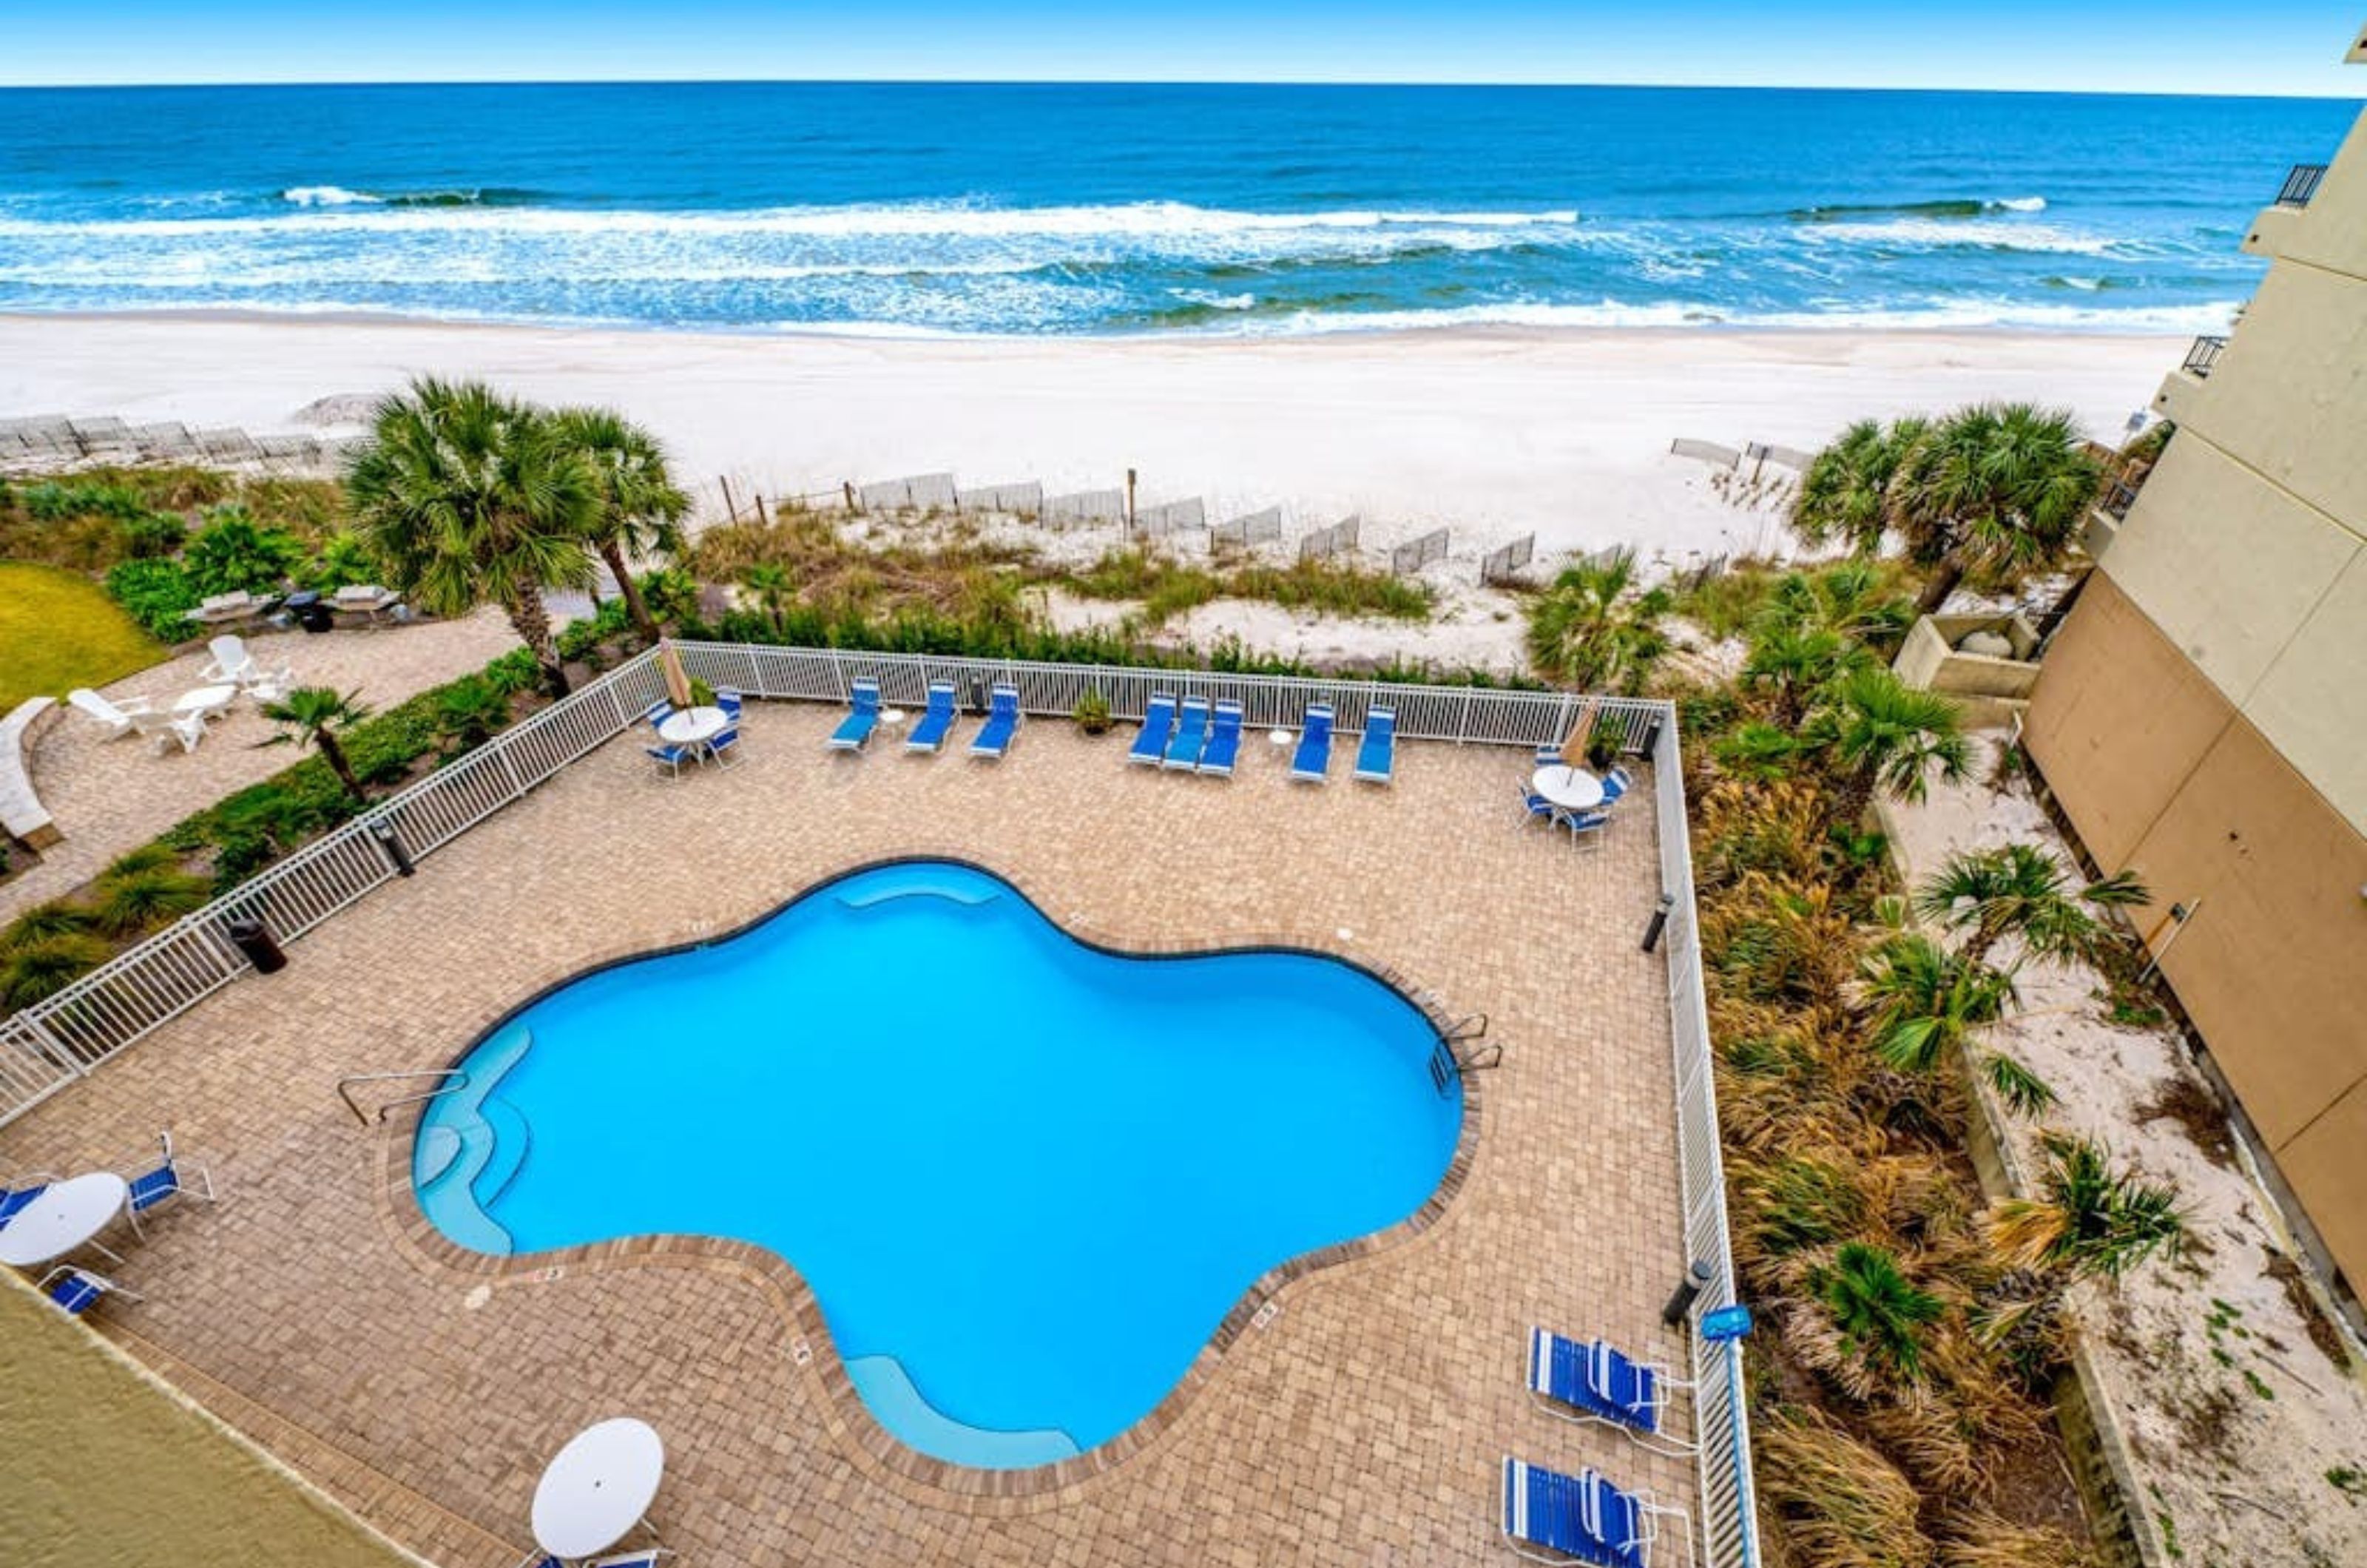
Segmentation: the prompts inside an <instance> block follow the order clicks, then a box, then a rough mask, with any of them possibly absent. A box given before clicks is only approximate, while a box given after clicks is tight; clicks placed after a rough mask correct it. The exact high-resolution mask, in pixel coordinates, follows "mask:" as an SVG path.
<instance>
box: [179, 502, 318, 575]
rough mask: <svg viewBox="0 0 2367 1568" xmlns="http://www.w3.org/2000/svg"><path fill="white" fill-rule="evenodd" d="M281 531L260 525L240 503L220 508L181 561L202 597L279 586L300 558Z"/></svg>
mask: <svg viewBox="0 0 2367 1568" xmlns="http://www.w3.org/2000/svg"><path fill="white" fill-rule="evenodd" d="M303 554H304V551H303V547H302V546H300V545H299V544H298V543H297V542H296V539H295V537H294V536H292V535H290V534H289V533H288V532H287V531H286V530H285V529H280V528H266V527H263V526H261V525H258V524H257V523H256V522H255V518H254V516H253V515H252V514H251V513H248V512H247V510H246V509H245V508H244V507H243V506H237V505H230V506H218V507H216V508H214V509H213V511H212V512H210V513H208V514H207V522H206V525H205V526H204V527H202V528H200V529H198V532H197V534H196V536H194V537H192V538H191V539H190V540H189V545H188V548H187V551H186V552H185V553H184V554H183V557H182V565H183V567H184V568H185V569H186V570H187V572H188V574H189V581H191V582H192V583H194V584H195V585H196V587H197V590H198V593H199V594H200V595H204V594H212V593H236V592H265V591H267V590H270V589H275V588H277V587H278V586H279V585H280V584H281V583H283V582H285V581H287V579H288V574H289V572H290V571H293V570H295V568H296V563H297V562H298V561H300V560H301V559H302V558H303Z"/></svg>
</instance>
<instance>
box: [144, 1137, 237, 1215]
mask: <svg viewBox="0 0 2367 1568" xmlns="http://www.w3.org/2000/svg"><path fill="white" fill-rule="evenodd" d="M156 1142H157V1144H158V1145H159V1146H160V1147H161V1149H162V1150H163V1153H162V1155H161V1156H160V1157H159V1159H158V1161H157V1163H156V1164H155V1165H154V1166H153V1168H150V1169H148V1170H146V1171H143V1172H142V1173H141V1174H140V1175H138V1176H130V1177H126V1178H124V1186H125V1188H126V1189H127V1190H126V1191H125V1193H124V1198H123V1212H124V1213H127V1214H129V1215H130V1216H131V1228H132V1229H133V1230H134V1231H137V1230H139V1229H140V1216H141V1215H142V1214H144V1213H148V1212H149V1211H150V1210H152V1209H155V1208H158V1207H161V1206H162V1205H164V1204H165V1203H168V1202H170V1201H172V1200H174V1199H176V1198H184V1197H187V1198H202V1199H204V1200H205V1201H207V1202H209V1203H210V1202H212V1201H214V1179H213V1173H212V1172H211V1171H209V1170H207V1169H206V1168H204V1167H203V1166H189V1167H187V1168H186V1169H185V1168H183V1167H184V1162H183V1161H182V1160H181V1159H180V1158H179V1156H176V1155H175V1154H174V1153H173V1134H171V1133H170V1132H164V1133H159V1134H156ZM192 1177H194V1178H196V1179H195V1180H194V1181H192V1180H191V1178H192Z"/></svg>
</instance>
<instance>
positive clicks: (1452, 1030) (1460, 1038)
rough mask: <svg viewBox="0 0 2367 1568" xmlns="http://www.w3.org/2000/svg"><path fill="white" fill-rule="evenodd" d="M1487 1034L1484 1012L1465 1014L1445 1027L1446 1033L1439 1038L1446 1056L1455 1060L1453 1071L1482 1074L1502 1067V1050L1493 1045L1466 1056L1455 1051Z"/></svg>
mask: <svg viewBox="0 0 2367 1568" xmlns="http://www.w3.org/2000/svg"><path fill="white" fill-rule="evenodd" d="M1487 1032H1488V1015H1487V1014H1486V1013H1484V1012H1474V1013H1466V1014H1465V1015H1464V1016H1463V1017H1461V1018H1458V1019H1456V1020H1455V1021H1454V1022H1453V1023H1450V1024H1448V1025H1447V1026H1446V1032H1445V1033H1444V1034H1443V1035H1441V1036H1439V1038H1440V1040H1441V1041H1442V1042H1443V1043H1444V1044H1445V1046H1446V1053H1447V1055H1450V1056H1452V1057H1454V1058H1455V1071H1457V1072H1463V1073H1471V1072H1484V1071H1486V1070H1487V1069H1488V1068H1490V1067H1501V1066H1503V1065H1504V1048H1503V1047H1502V1046H1501V1045H1498V1044H1495V1043H1489V1044H1487V1045H1483V1046H1481V1047H1480V1048H1479V1049H1478V1050H1477V1051H1474V1052H1472V1053H1471V1054H1469V1055H1465V1054H1464V1053H1463V1052H1462V1051H1460V1050H1458V1049H1456V1047H1458V1046H1462V1045H1467V1044H1469V1043H1471V1042H1472V1041H1474V1040H1478V1039H1481V1038H1483V1037H1484V1036H1485V1035H1486V1034H1487Z"/></svg>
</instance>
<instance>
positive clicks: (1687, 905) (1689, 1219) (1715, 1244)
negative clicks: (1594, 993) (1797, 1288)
mask: <svg viewBox="0 0 2367 1568" xmlns="http://www.w3.org/2000/svg"><path fill="white" fill-rule="evenodd" d="M1652 774H1653V785H1654V788H1653V795H1654V799H1655V801H1656V802H1657V804H1658V807H1659V822H1660V891H1661V892H1662V893H1664V894H1666V895H1667V896H1668V897H1669V899H1670V909H1669V923H1668V928H1667V930H1666V931H1663V932H1662V933H1661V940H1662V942H1663V943H1664V945H1665V947H1666V949H1667V954H1668V964H1669V1031H1670V1040H1671V1042H1672V1043H1673V1047H1674V1050H1675V1053H1676V1077H1677V1170H1678V1179H1679V1182H1680V1185H1681V1187H1682V1191H1683V1194H1684V1206H1685V1253H1686V1257H1687V1258H1688V1259H1689V1260H1690V1261H1693V1262H1699V1263H1704V1264H1706V1265H1707V1266H1708V1268H1709V1273H1710V1278H1709V1282H1708V1283H1707V1284H1706V1285H1704V1287H1703V1290H1702V1292H1701V1295H1700V1297H1699V1298H1698V1299H1697V1300H1696V1301H1695V1302H1694V1303H1693V1321H1694V1323H1695V1324H1696V1325H1698V1324H1699V1323H1700V1321H1701V1316H1702V1314H1704V1313H1710V1312H1716V1310H1717V1309H1718V1308H1720V1307H1726V1306H1732V1305H1733V1304H1735V1300H1736V1295H1735V1289H1734V1250H1733V1247H1732V1245H1731V1242H1730V1240H1729V1238H1728V1236H1727V1217H1726V1159H1725V1155H1724V1152H1723V1151H1722V1149H1721V1148H1720V1146H1719V1144H1718V1131H1717V1082H1716V1077H1715V1075H1714V1073H1713V1070H1712V1055H1711V1049H1710V1038H1709V1008H1708V998H1707V995H1706V994H1705V992H1704V989H1703V986H1702V960H1701V919H1700V913H1699V911H1698V910H1697V909H1696V908H1695V907H1694V903H1693V839H1692V835H1691V834H1690V833H1689V832H1687V830H1686V822H1685V773H1684V764H1683V760H1682V755H1681V753H1680V752H1679V750H1678V748H1677V727H1676V726H1675V725H1674V724H1673V723H1671V724H1670V725H1669V726H1667V727H1666V728H1664V729H1662V730H1661V731H1660V732H1659V735H1658V737H1657V738H1656V740H1655V743H1654V745H1653V747H1652ZM1693 1398H1694V1411H1695V1424H1694V1431H1695V1435H1696V1436H1698V1437H1699V1438H1700V1439H1701V1455H1700V1461H1699V1470H1700V1472H1701V1501H1702V1540H1703V1551H1704V1560H1705V1562H1707V1564H1708V1568H1758V1562H1759V1520H1758V1517H1757V1512H1756V1510H1757V1506H1758V1504H1757V1493H1756V1490H1755V1488H1754V1487H1753V1485H1752V1483H1751V1477H1750V1405H1749V1401H1748V1398H1747V1397H1746V1393H1745V1390H1744V1387H1743V1376H1742V1345H1741V1342H1740V1341H1739V1340H1732V1339H1729V1340H1726V1341H1723V1342H1720V1341H1715V1340H1708V1339H1704V1338H1703V1337H1701V1335H1700V1334H1698V1333H1696V1334H1694V1335H1693Z"/></svg>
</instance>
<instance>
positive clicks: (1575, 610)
mask: <svg viewBox="0 0 2367 1568" xmlns="http://www.w3.org/2000/svg"><path fill="white" fill-rule="evenodd" d="M1670 604H1671V601H1670V596H1669V591H1668V590H1667V589H1665V588H1649V589H1644V590H1642V591H1640V592H1639V591H1638V590H1637V574H1636V552H1635V551H1634V550H1632V549H1616V550H1612V551H1609V552H1607V553H1606V554H1603V555H1602V556H1598V557H1596V558H1593V559H1591V560H1583V561H1580V562H1579V563H1578V564H1577V565H1575V566H1572V567H1569V568H1568V569H1567V570H1564V571H1563V572H1562V574H1561V575H1560V576H1559V577H1557V578H1555V579H1554V582H1553V586H1552V587H1550V588H1548V589H1546V591H1545V592H1544V593H1543V594H1541V595H1540V596H1539V597H1538V599H1537V602H1536V603H1535V604H1534V605H1532V606H1531V607H1530V610H1529V656H1530V657H1531V658H1532V659H1534V660H1535V661H1536V664H1537V668H1539V669H1540V670H1543V671H1545V672H1546V673H1547V674H1548V675H1551V676H1553V677H1554V678H1555V679H1557V680H1559V681H1563V682H1567V683H1569V684H1570V685H1573V686H1581V687H1585V688H1587V689H1590V690H1594V691H1622V690H1625V691H1631V692H1632V691H1634V690H1635V689H1636V688H1637V686H1639V685H1640V684H1642V682H1643V680H1644V677H1645V676H1646V675H1647V674H1648V673H1649V672H1650V671H1651V668H1652V666H1653V665H1654V664H1655V663H1657V662H1658V661H1659V658H1660V656H1661V655H1662V654H1664V653H1666V652H1668V650H1669V639H1668V637H1667V636H1666V634H1664V633H1663V632H1662V631H1661V630H1660V618H1661V617H1662V616H1663V615H1667V614H1668V613H1669V610H1670Z"/></svg>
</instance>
